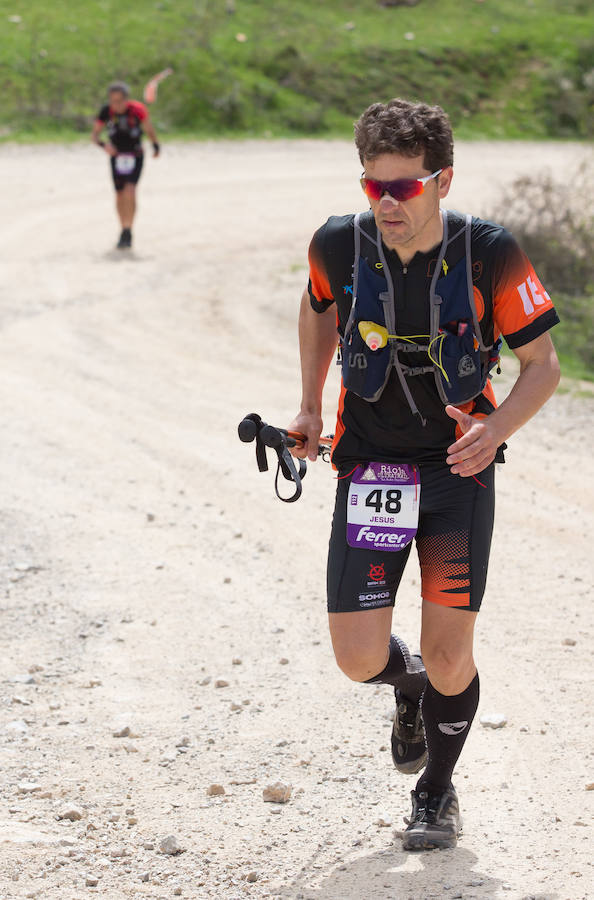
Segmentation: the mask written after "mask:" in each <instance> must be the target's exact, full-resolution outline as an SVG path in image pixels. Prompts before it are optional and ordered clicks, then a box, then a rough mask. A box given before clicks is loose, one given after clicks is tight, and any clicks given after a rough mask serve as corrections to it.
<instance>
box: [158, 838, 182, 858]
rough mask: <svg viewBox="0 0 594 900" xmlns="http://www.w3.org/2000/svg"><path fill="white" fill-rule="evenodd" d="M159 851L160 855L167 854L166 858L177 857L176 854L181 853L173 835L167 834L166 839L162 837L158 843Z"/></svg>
mask: <svg viewBox="0 0 594 900" xmlns="http://www.w3.org/2000/svg"><path fill="white" fill-rule="evenodd" d="M159 850H160V851H161V853H165V854H167V856H177V854H178V853H181V852H182V848H181V846H180V844H179V841H178V840H177V838H176V837H175V835H173V834H168V835H167V837H164V838H163V839H162V840H161V841H160V842H159Z"/></svg>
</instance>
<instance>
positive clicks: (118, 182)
mask: <svg viewBox="0 0 594 900" xmlns="http://www.w3.org/2000/svg"><path fill="white" fill-rule="evenodd" d="M116 159H117V157H115V156H112V157H111V158H110V163H111V177H112V178H113V184H114V187H115V189H116V191H121V190H123V189H124V185H125V184H137V182H138V179H139V178H140V173H141V172H142V164H143V162H144V155H143V154H142V153H141V154H140V155H139V156H137V157H136V159H135V161H134V168H133V169H132V170H131V171H130V172H127V173H126V174H125V175H124V174H122V173H121V172H118V171H117V169H116Z"/></svg>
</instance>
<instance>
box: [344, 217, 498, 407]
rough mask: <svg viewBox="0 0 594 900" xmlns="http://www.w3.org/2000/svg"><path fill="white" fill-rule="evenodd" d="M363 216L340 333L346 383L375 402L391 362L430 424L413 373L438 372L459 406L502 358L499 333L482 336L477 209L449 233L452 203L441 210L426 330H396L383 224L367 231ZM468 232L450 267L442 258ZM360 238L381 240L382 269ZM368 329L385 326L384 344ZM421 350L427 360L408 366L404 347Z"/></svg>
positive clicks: (449, 398)
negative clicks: (475, 277)
mask: <svg viewBox="0 0 594 900" xmlns="http://www.w3.org/2000/svg"><path fill="white" fill-rule="evenodd" d="M359 219H360V213H358V214H357V215H356V216H355V219H354V231H355V260H354V266H353V302H352V306H351V311H350V315H349V318H348V321H347V323H346V326H345V329H344V335H343V336H342V339H341V348H342V378H343V383H344V386H345V387H346V388H347V390H349V391H353V393H355V394H357V395H358V396H359V397H361V398H362V399H363V400H368V401H370V402H372V403H373V402H374V401H375V400H377V399H378V398H379V397H380V396H381V394H382V392H383V390H384V388H385V386H386V384H387V382H388V378H389V377H390V372H391V370H392V368H394V369H395V370H396V374H397V375H398V379H399V381H400V384H401V386H402V390H403V391H404V394H405V396H406V399H407V401H408V404H409V406H410V408H411V411H412V412H413V413H414V414H416V415H419V416H420V418H421V420H422V422H423V424H425V419H424V418H423V416H422V414H421V412H420V411H419V410H418V408H417V406H416V404H415V401H414V399H413V397H412V394H411V392H410V389H409V387H408V384H407V382H406V379H407V378H408V377H411V376H415V375H423V374H426V373H433V374H434V376H435V384H436V386H437V391H438V393H439V396H440V398H441V400H442V401H443V403H444V404H448V403H451V404H453V405H455V406H459V405H461V404H464V403H467V402H468V401H469V400H473V399H474V398H475V397H477V396H478V395H479V394H481V393H482V391H483V389H484V387H485V384H486V383H487V378H488V377H489V372H490V371H491V369H492V368H493V367H494V365H495V364H496V363H497V361H498V359H499V349H500V347H501V338H498V340H497V341H496V342H494V343H493V344H491V345H490V346H486V345H485V344H484V343H483V336H482V333H481V329H480V325H479V321H478V316H477V311H476V304H475V302H474V288H473V283H472V257H471V248H470V236H471V225H472V217H471V216H469V215H467V216H466V222H465V225H464V226H463V227H462V228H460V229H458V230H457V231H456V232H455V233H454V234H453V235H451V236H449V234H448V231H449V229H448V215H447V211H444V212H442V220H443V240H442V243H441V247H440V250H439V254H438V258H437V262H436V264H435V270H434V272H433V276H432V279H431V287H430V292H429V304H430V334H428V335H399V334H398V333H397V323H396V314H395V302H394V283H393V281H392V276H391V274H390V269H389V266H388V264H387V262H386V258H385V254H384V249H383V245H382V238H381V232H380V230H379V229H378V228H377V227H376V229H375V230H376V235H375V236H373V235H371V234H368V233H367V232H366V231H364V230H363V228H362V227H361V225H360V222H359ZM463 232H464V253H463V254H462V256H461V258H460V259H459V260H458V261H457V262H456V263H455V265H453V266H452V267H451V268H449V267H448V266H447V264H446V263H445V255H446V251H447V250H448V247H451V245H452V244H453V242H454V241H455V240H456V238H458V237H459V236H461V235H462V233H463ZM362 240H367V241H370V242H371V243H372V244H373V245H374V247H375V248H376V250H377V254H378V257H379V260H380V263H381V265H382V272H383V276H384V277H382V275H379V274H376V273H375V272H374V271H373V270H372V269H370V267H369V266H368V265H367V263H366V261H365V260H364V259H362V258H361V241H362ZM373 325H375V326H379V328H376V329H375V331H374V329H373V328H372V327H370V326H373ZM360 326H362V327H361V328H360ZM382 329H383V332H382ZM366 331H367V332H369V331H371V332H372V333H373V334H375V335H376V336H377V334H378V332H379V333H380V335H381V334H382V333H383V340H385V343H384V345H383V346H379V345H378V346H377V348H376V349H372V346H370V345H369V344H368V343H367V341H366V339H365V337H364V335H365V333H366ZM386 331H387V334H386ZM376 343H377V342H376ZM379 343H380V344H381V341H380V342H379ZM419 352H424V353H426V354H427V364H426V365H422V366H408V365H406V363H405V362H404V361H403V360H402V359H401V358H400V356H401V355H403V356H406V354H407V353H419Z"/></svg>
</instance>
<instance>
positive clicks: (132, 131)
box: [91, 81, 160, 250]
mask: <svg viewBox="0 0 594 900" xmlns="http://www.w3.org/2000/svg"><path fill="white" fill-rule="evenodd" d="M129 96H130V89H129V88H128V85H127V84H124V82H123V81H114V82H113V84H110V86H109V89H108V97H109V102H108V103H106V104H105V106H102V107H101V109H100V111H99V115H98V116H97V119H96V120H95V123H94V125H93V131H92V134H91V140H92V141H94V143H95V144H97V145H98V146H99V147H103V149H104V150H105V152H106V153H107V154H108V155H109V156H110V157H111V158H110V163H111V174H112V177H113V183H114V186H115V190H116V209H117V212H118V216H119V219H120V223H121V226H122V233H121V234H120V239H119V241H118V244H117V247H118V249H120V250H124V249H127V248H129V247H131V246H132V224H133V222H134V214H135V212H136V185H137V184H138V179H139V178H140V173H141V172H142V164H143V161H144V152H143V149H142V136H143V128H144V129H145V130H146V133H147V135H148V137H149V138H150V140H151V141H152V144H153V156H158V155H159V151H160V146H159V142H158V141H157V135H156V133H155V129H154V127H153V123H152V122H151V120H150V117H149V114H148V110H147V108H146V106H145V105H144V103H140V102H139V101H138V100H130V99H129ZM104 128H107V135H108V140H107V142H105V141H103V140H101V132H102V130H103V129H104Z"/></svg>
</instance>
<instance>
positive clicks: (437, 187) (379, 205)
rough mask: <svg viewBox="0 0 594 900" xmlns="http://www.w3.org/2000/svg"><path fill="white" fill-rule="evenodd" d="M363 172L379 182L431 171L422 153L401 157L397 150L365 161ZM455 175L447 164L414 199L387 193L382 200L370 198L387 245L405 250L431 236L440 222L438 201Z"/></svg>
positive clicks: (420, 176) (426, 173)
mask: <svg viewBox="0 0 594 900" xmlns="http://www.w3.org/2000/svg"><path fill="white" fill-rule="evenodd" d="M364 171H365V175H366V177H367V178H373V179H375V180H376V181H396V180H397V179H398V178H424V177H425V175H430V174H431V172H429V171H428V169H426V168H425V166H424V163H423V157H422V156H412V157H411V156H400V154H398V153H384V154H382V155H381V156H378V157H376V158H375V159H373V160H366V161H365V169H364ZM452 175H453V171H452V168H451V166H448V167H447V168H446V169H444V170H443V172H441V174H440V175H438V176H437V177H436V178H432V179H431V180H430V181H428V182H426V184H425V187H424V190H423V193H422V194H419V196H417V197H413V198H412V199H411V200H401V201H398V200H394V198H393V197H391V196H390V195H389V194H387V193H385V194H384V195H383V196H382V197H381V198H380V199H379V200H372V199H371V198H368V200H369V205H370V206H371V210H372V212H373V215H374V217H375V221H376V223H377V227H378V228H379V230H380V231H381V234H382V237H383V239H384V244H385V245H386V247H390V248H391V249H393V250H397V249H398V248H399V247H402V248H403V249H404V248H406V246H407V245H414V244H416V243H417V242H420V243H422V242H423V241H424V239H425V237H427V236H429V237H431V236H432V233H433V230H434V229H435V227H436V226H438V225H439V224H440V218H439V201H440V200H441V199H442V198H443V197H445V196H446V195H447V193H448V191H449V189H450V184H451V181H452Z"/></svg>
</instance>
